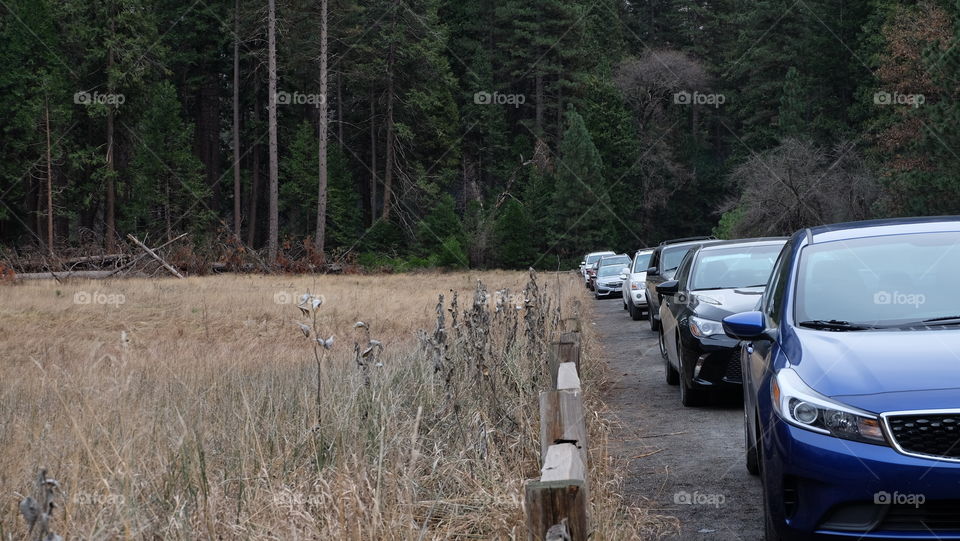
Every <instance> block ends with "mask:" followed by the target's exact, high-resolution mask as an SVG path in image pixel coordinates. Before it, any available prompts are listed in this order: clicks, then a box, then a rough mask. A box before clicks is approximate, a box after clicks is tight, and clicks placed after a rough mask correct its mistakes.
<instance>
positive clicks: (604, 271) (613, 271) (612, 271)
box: [598, 265, 623, 276]
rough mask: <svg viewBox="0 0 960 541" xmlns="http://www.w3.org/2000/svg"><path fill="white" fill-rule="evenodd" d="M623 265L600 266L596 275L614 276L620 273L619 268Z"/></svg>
mask: <svg viewBox="0 0 960 541" xmlns="http://www.w3.org/2000/svg"><path fill="white" fill-rule="evenodd" d="M622 268H623V267H618V266H616V265H607V266H606V267H600V272H599V274H598V276H614V275H617V274H620V269H622Z"/></svg>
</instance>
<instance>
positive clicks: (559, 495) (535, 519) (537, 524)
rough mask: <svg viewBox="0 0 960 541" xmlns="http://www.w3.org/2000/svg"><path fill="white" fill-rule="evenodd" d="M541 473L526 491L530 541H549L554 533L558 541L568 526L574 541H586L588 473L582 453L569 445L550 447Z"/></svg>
mask: <svg viewBox="0 0 960 541" xmlns="http://www.w3.org/2000/svg"><path fill="white" fill-rule="evenodd" d="M541 472H542V473H541V476H540V480H539V481H530V482H528V483H527V485H526V490H525V501H526V507H527V509H526V511H527V531H528V532H529V533H528V538H529V539H530V540H531V541H546V540H547V539H548V537H547V533H548V532H551V539H556V535H557V533H558V530H562V527H563V526H564V525H565V526H566V530H567V534H568V535H569V539H570V540H571V541H586V539H587V504H588V501H589V500H588V498H587V490H586V481H585V479H586V473H587V471H586V467H585V466H584V464H583V463H582V462H581V461H580V453H579V451H578V450H577V449H576V448H575V447H574V446H573V445H571V444H568V443H564V444H559V445H552V446H550V449H549V450H548V452H547V455H546V458H545V459H544V465H543V470H541ZM558 526H559V528H558Z"/></svg>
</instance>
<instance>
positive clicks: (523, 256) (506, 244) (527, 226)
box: [493, 198, 536, 269]
mask: <svg viewBox="0 0 960 541" xmlns="http://www.w3.org/2000/svg"><path fill="white" fill-rule="evenodd" d="M532 225H533V224H532V222H531V221H530V217H529V216H528V215H527V211H526V209H525V208H524V206H523V204H522V203H520V202H519V201H517V200H516V199H513V198H511V199H509V200H508V201H507V202H506V203H504V204H503V207H502V208H501V210H500V216H499V217H498V218H497V222H496V226H495V228H494V235H493V236H494V249H495V251H496V261H497V265H499V266H500V267H501V268H507V269H525V268H527V267H529V266H531V265H532V264H533V263H534V258H535V257H536V256H535V253H536V252H535V251H534V249H533V238H532V237H531V236H530V230H531V227H532Z"/></svg>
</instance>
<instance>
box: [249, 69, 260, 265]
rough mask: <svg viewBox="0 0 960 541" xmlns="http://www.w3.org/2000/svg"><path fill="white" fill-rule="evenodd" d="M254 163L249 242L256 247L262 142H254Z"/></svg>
mask: <svg viewBox="0 0 960 541" xmlns="http://www.w3.org/2000/svg"><path fill="white" fill-rule="evenodd" d="M253 125H254V126H259V125H260V80H259V79H258V78H256V77H255V78H254V83H253ZM252 150H253V165H252V166H251V167H250V168H251V169H252V171H251V172H250V210H249V212H247V223H248V225H247V244H249V245H250V247H251V248H252V247H254V246H255V245H256V242H257V198H258V197H259V195H260V144H259V143H257V142H254V144H253V149H252Z"/></svg>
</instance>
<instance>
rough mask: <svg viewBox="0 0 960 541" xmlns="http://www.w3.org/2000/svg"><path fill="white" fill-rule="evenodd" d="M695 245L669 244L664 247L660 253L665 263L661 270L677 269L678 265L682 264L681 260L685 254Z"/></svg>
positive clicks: (662, 264)
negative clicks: (673, 245)
mask: <svg viewBox="0 0 960 541" xmlns="http://www.w3.org/2000/svg"><path fill="white" fill-rule="evenodd" d="M692 248H694V246H691V245H689V244H687V245H681V246H675V247H672V246H668V247H666V248H664V249H663V253H662V254H661V255H660V257H661V259H662V260H663V263H661V265H660V267H661V269H660V270H661V271H663V272H668V271H673V270H677V267H679V266H680V262H681V261H683V256H685V255H687V252H689V251H690V250H691V249H692Z"/></svg>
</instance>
